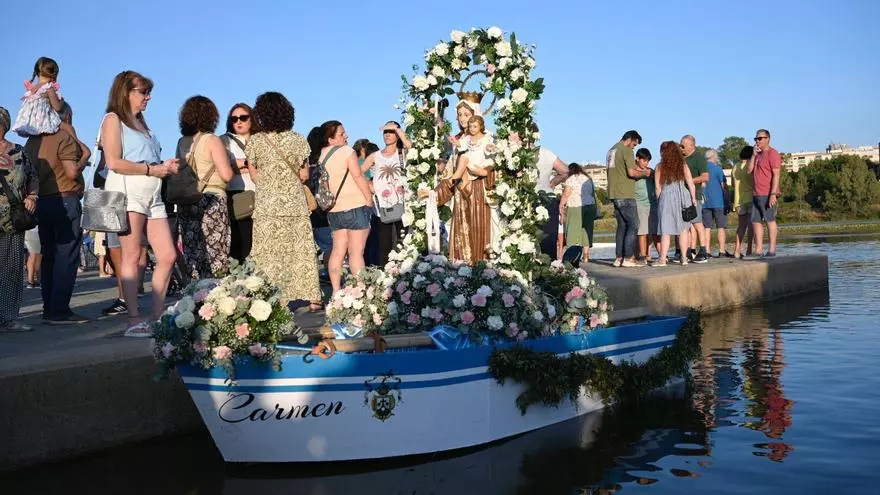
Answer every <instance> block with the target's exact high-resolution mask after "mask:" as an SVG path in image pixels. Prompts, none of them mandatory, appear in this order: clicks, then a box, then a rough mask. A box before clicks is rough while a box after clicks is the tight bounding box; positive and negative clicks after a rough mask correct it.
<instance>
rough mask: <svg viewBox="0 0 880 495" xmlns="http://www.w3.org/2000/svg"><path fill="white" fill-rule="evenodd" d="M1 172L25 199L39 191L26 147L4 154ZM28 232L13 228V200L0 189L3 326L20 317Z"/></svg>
mask: <svg viewBox="0 0 880 495" xmlns="http://www.w3.org/2000/svg"><path fill="white" fill-rule="evenodd" d="M0 174H3V178H4V179H5V180H6V182H7V183H8V184H9V186H10V187H11V188H12V190H13V192H14V193H16V194H18V195H19V196H18V199H22V198H24V197H25V196H27V195H28V194H30V193H36V192H37V185H38V183H37V171H36V169H34V167H33V166H32V165H31V162H30V160H28V157H27V155H26V154H25V153H24V148H23V147H21V146H20V145H17V144H16V145H14V146H13V147H12V149H10V150H9V151H8V152H7V153H3V156H0ZM24 235H25V234H24V232H16V231H15V230H14V229H13V228H12V217H11V216H10V214H9V201H8V200H7V198H6V195H5V194H4V193H3V191H2V190H0V260H3V270H0V327H3V326H5V325H6V324H8V323H10V322H11V321H13V320H15V319H16V318H18V311H19V309H21V293H22V290H23V289H24V261H25V256H24Z"/></svg>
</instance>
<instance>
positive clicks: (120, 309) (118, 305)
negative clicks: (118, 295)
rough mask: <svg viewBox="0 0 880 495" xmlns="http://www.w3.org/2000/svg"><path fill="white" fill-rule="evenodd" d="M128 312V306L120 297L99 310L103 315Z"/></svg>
mask: <svg viewBox="0 0 880 495" xmlns="http://www.w3.org/2000/svg"><path fill="white" fill-rule="evenodd" d="M127 313H128V307H127V306H126V305H125V301H123V300H122V299H116V300H115V301H113V303H111V304H110V306H107V307H106V308H104V309H102V310H101V314H103V315H104V316H117V315H124V314H127Z"/></svg>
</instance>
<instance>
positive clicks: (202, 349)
mask: <svg viewBox="0 0 880 495" xmlns="http://www.w3.org/2000/svg"><path fill="white" fill-rule="evenodd" d="M193 350H194V351H196V353H198V354H204V353H205V352H207V351H208V346H206V345H205V344H201V343H195V344H193Z"/></svg>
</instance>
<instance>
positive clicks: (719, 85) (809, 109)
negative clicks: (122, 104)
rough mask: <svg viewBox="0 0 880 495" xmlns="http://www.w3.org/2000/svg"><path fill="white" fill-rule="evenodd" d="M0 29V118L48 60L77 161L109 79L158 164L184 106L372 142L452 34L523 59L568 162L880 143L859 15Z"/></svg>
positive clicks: (368, 10)
mask: <svg viewBox="0 0 880 495" xmlns="http://www.w3.org/2000/svg"><path fill="white" fill-rule="evenodd" d="M442 5H454V6H456V9H457V11H451V10H443V9H442V8H441V7H442ZM328 6H329V7H328ZM536 6H541V7H542V8H539V7H536ZM624 8H625V10H623V9H624ZM2 17H3V23H4V25H5V29H4V34H5V36H3V39H2V41H0V43H2V48H0V54H2V55H3V56H2V59H3V63H4V70H3V72H2V77H0V105H2V106H4V107H7V108H8V109H9V110H10V112H11V113H13V115H14V114H15V112H16V111H17V109H18V106H19V103H18V97H19V96H20V95H21V93H22V92H23V87H22V81H23V80H24V79H26V78H28V77H29V76H30V73H31V70H32V68H33V63H34V61H35V60H36V59H37V58H38V57H39V56H43V55H45V56H50V57H52V58H55V59H56V60H57V61H58V62H59V64H60V66H61V73H60V77H59V82H60V83H61V85H62V93H63V94H64V96H65V98H66V99H67V100H68V101H69V102H70V103H71V104H72V105H73V108H74V114H75V116H74V120H75V121H74V124H75V126H76V128H77V130H78V131H79V133H80V137H81V138H82V139H84V140H85V141H86V142H87V143H89V144H90V145H91V143H92V142H93V140H94V136H95V131H96V130H97V126H98V124H99V119H100V117H101V115H102V114H103V110H104V107H105V106H106V98H107V92H108V90H109V87H110V83H111V82H112V79H113V77H114V76H115V74H116V73H118V72H119V71H121V70H124V69H133V70H137V71H138V72H141V73H143V74H144V75H146V76H148V77H150V78H152V79H153V80H154V81H155V84H156V86H155V89H154V91H153V101H152V102H151V103H150V106H149V108H148V110H147V120H148V122H149V124H150V125H151V127H152V128H153V129H154V130H155V131H156V132H157V133H158V136H159V139H160V141H161V143H162V145H163V148H164V149H165V154H166V155H168V156H170V153H171V150H173V147H174V143H175V142H176V140H177V138H178V129H177V112H178V109H179V107H180V105H181V104H182V103H183V101H184V100H185V99H186V98H187V97H189V96H191V95H194V94H203V95H205V96H208V97H210V98H211V99H213V100H214V102H215V103H216V104H217V106H218V107H219V108H220V112H221V114H223V115H225V112H226V111H227V110H228V108H229V107H230V106H231V105H232V104H233V103H235V102H237V101H245V102H248V103H253V101H254V99H255V98H256V96H257V95H258V94H259V93H261V92H264V91H268V90H277V91H281V92H283V93H284V94H285V95H286V96H287V97H288V98H289V99H290V100H291V101H292V102H293V103H294V106H295V107H296V125H295V129H296V130H298V131H299V132H301V133H303V134H305V133H307V132H308V130H309V129H310V128H311V127H312V126H314V125H318V124H320V123H321V122H323V121H325V120H329V119H338V120H341V121H342V122H343V123H344V124H345V125H346V128H347V129H348V133H349V135H350V136H351V138H352V141H353V140H354V139H356V138H359V137H368V138H371V139H372V140H373V141H376V142H381V135H380V132H379V127H380V126H381V124H382V123H384V122H385V121H387V120H389V119H398V118H399V117H400V115H399V113H398V111H397V110H394V109H393V108H392V105H394V103H395V102H396V101H397V99H398V97H399V96H400V75H401V74H403V73H406V74H408V75H409V74H411V70H410V67H411V65H412V64H414V63H420V62H422V61H423V53H424V50H425V49H427V48H429V47H432V46H433V45H434V44H436V43H437V42H438V41H439V40H441V39H448V38H449V33H450V31H452V30H453V29H461V30H469V29H470V28H471V27H474V26H480V27H489V26H493V25H497V26H499V27H501V28H502V29H504V30H505V32H506V33H507V32H510V31H514V32H516V33H517V37H518V39H519V40H520V41H522V42H526V43H530V44H531V43H534V44H537V52H536V59H537V61H538V65H537V67H536V68H535V71H534V74H535V75H536V76H542V77H544V78H545V82H546V84H547V89H546V91H545V94H544V97H543V99H542V100H541V101H540V102H539V105H538V108H537V112H538V113H537V121H538V123H539V125H540V126H541V131H542V134H543V144H544V145H545V146H547V147H548V148H550V149H552V150H554V151H555V152H556V153H557V154H558V155H559V156H560V157H561V158H562V159H563V160H565V161H583V160H597V159H601V158H602V157H604V155H605V151H606V150H607V149H608V148H609V147H610V146H611V145H612V144H613V143H614V142H616V141H617V139H619V138H620V135H621V134H622V133H623V132H624V131H626V130H627V129H630V128H634V129H637V130H638V131H639V132H640V133H641V134H642V136H643V137H644V139H645V143H644V144H645V145H647V146H648V147H650V148H651V149H652V150H653V151H655V152H656V150H657V148H658V147H659V143H660V142H661V141H663V140H666V139H676V140H677V139H678V138H679V137H680V136H681V135H682V134H685V133H692V134H694V135H696V137H697V142H698V144H702V145H708V146H717V145H718V144H719V143H720V142H721V140H722V139H723V138H724V137H725V136H728V135H740V136H744V137H746V138H751V137H752V136H753V134H752V133H753V132H755V129H757V128H759V127H767V128H769V129H770V130H771V132H772V133H773V138H774V145H775V146H776V147H777V148H778V149H780V150H782V151H800V150H807V149H819V148H823V147H824V146H826V145H827V144H828V143H829V142H830V141H832V140H833V141H835V142H846V143H849V144H851V145H862V144H876V143H877V142H878V140H880V124H878V122H880V89H878V88H880V63H878V61H877V50H878V48H880V29H878V28H880V2H875V1H872V0H861V1H857V0H850V1H846V0H844V1H838V2H835V3H832V2H829V1H818V0H802V1H793V0H790V1H769V0H765V1H763V2H762V1H742V2H732V1H731V2H704V1H685V0H681V1H663V2H655V1H632V2H606V1H601V2H597V1H577V2H555V1H544V2H525V1H504V2H491V1H479V2H472V3H467V2H411V1H410V2H398V1H392V0H386V1H383V2H363V1H360V2H348V1H342V0H339V1H335V2H281V1H277V2H275V1H253V2H249V3H245V2H240V1H239V2H227V1H220V0H216V1H212V2H202V1H199V2H195V1H181V0H177V1H168V0H157V1H152V2H109V1H106V0H101V1H94V2H71V1H58V0H43V1H40V2H5V4H4V6H3V16H2ZM15 19H21V22H17V21H15ZM40 25H42V26H51V28H47V29H46V31H45V32H43V33H40V32H38V31H37V30H36V29H37V27H36V26H40ZM8 137H11V138H12V139H14V140H15V139H17V137H15V136H8ZM655 154H656V153H655Z"/></svg>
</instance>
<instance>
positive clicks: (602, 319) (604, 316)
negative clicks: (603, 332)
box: [599, 313, 608, 325]
mask: <svg viewBox="0 0 880 495" xmlns="http://www.w3.org/2000/svg"><path fill="white" fill-rule="evenodd" d="M599 322H600V323H602V324H603V325H607V324H608V313H602V314H601V315H599Z"/></svg>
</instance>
